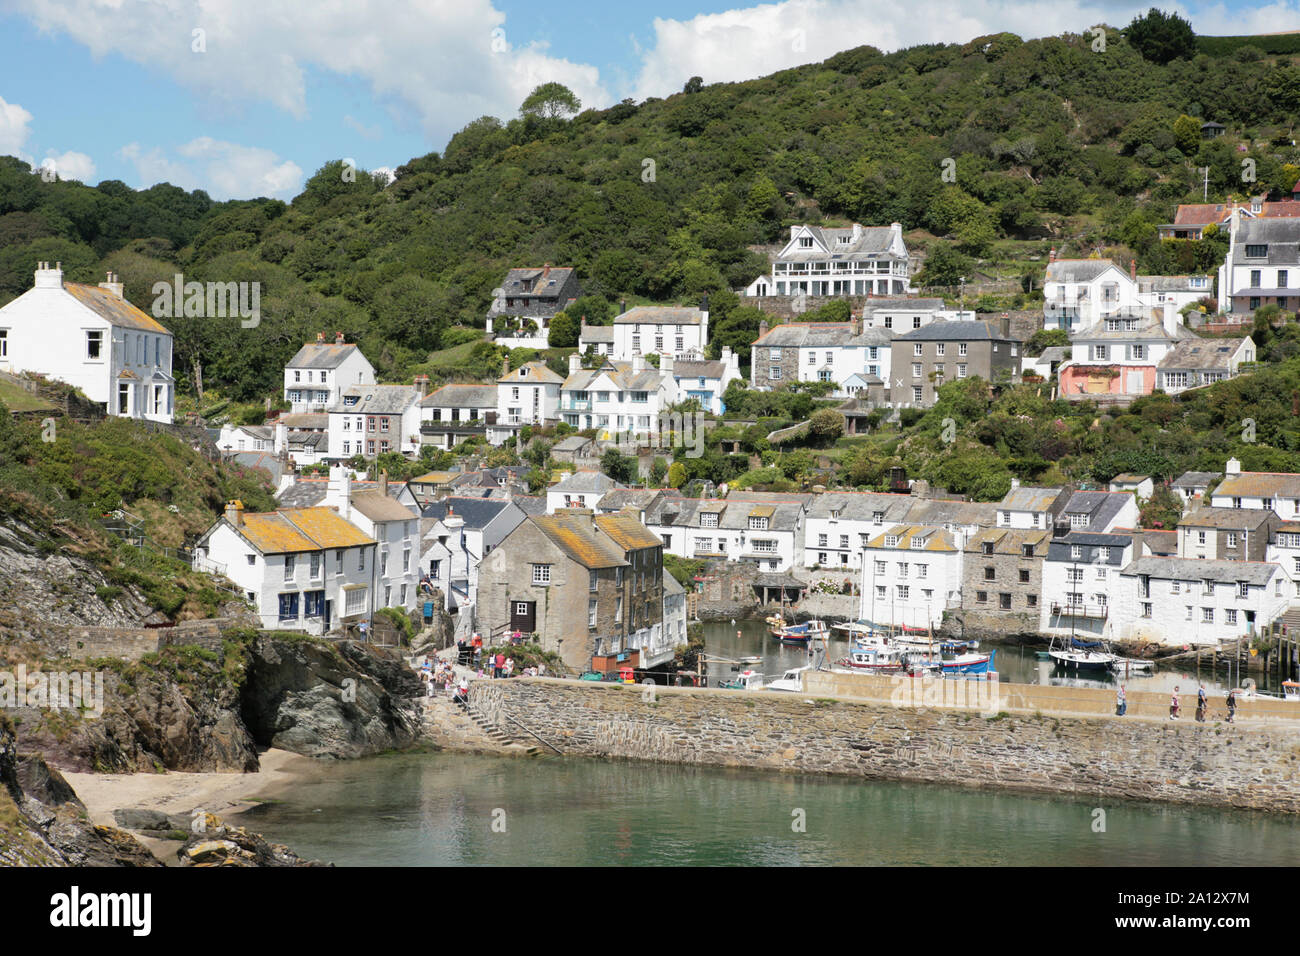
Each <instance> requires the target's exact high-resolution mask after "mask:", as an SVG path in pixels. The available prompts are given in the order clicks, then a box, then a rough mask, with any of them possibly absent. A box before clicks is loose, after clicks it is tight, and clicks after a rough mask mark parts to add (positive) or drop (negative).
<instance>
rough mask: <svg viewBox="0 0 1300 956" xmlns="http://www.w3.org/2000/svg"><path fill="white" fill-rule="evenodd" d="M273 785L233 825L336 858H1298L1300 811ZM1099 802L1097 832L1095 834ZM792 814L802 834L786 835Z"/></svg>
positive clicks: (938, 791) (503, 862)
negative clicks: (1296, 815) (268, 798)
mask: <svg viewBox="0 0 1300 956" xmlns="http://www.w3.org/2000/svg"><path fill="white" fill-rule="evenodd" d="M272 796H273V797H274V802H270V803H267V804H263V805H262V806H259V807H257V808H255V809H254V810H252V811H249V812H248V813H246V814H243V815H241V817H240V818H239V822H240V823H241V825H246V826H248V827H250V828H252V829H254V830H257V831H258V832H261V833H263V834H264V835H265V836H266V837H267V838H268V839H271V840H273V841H275V842H279V843H285V844H288V845H289V846H290V847H291V848H293V850H294V851H295V852H297V853H298V854H299V855H301V856H305V857H311V858H315V859H321V860H329V861H332V862H334V863H336V864H337V865H339V866H491V865H497V866H654V865H663V866H673V865H694V866H794V865H809V866H826V865H844V866H883V865H892V866H964V865H970V866H1010V865H1016V866H1130V865H1132V866H1175V865H1176V866H1201V865H1204V866H1232V865H1250V866H1282V865H1291V864H1294V862H1295V861H1296V860H1297V859H1300V821H1296V820H1292V819H1291V818H1288V817H1284V816H1280V815H1279V816H1274V815H1270V814H1265V813H1256V812H1246V811H1227V810H1225V811H1219V810H1204V809H1194V808H1187V807H1172V806H1153V805H1144V804H1136V803H1121V802H1116V801H1097V800H1095V799H1094V800H1088V799H1066V798H1061V797H1052V796H1037V795H1032V796H1031V795H1020V794H1007V793H994V792H989V791H976V790H962V789H956V788H949V787H941V786H932V785H924V784H900V783H889V782H872V781H864V780H860V779H846V778H839V777H827V776H808V775H790V774H781V773H775V772H765V771H745V770H723V769H714V768H701V767H684V766H674V765H666V764H651V763H642V762H632V761H613V760H594V759H583V758H567V757H566V758H562V757H553V758H533V759H529V758H510V757H490V756H477V755H468V754H451V753H423V754H419V753H413V754H398V755H390V756H382V757H371V758H367V759H364V760H357V761H348V762H341V763H334V764H324V765H320V766H317V767H315V768H312V770H311V771H309V773H308V776H307V777H305V778H303V779H301V780H300V781H298V782H296V783H294V784H293V785H292V786H290V787H287V788H284V789H283V790H282V791H281V792H277V793H274V794H272ZM1098 808H1100V809H1102V810H1104V811H1105V818H1104V823H1105V832H1097V831H1096V830H1095V827H1096V825H1097V824H1098V822H1099V821H1101V819H1102V818H1101V817H1099V816H1098V815H1097V814H1096V812H1095V811H1096V810H1097V809H1098ZM798 811H802V813H801V814H800V813H799V812H798ZM801 819H802V821H803V825H804V832H796V830H795V826H796V825H797V824H798V823H799V822H800V820H801ZM494 825H495V826H494Z"/></svg>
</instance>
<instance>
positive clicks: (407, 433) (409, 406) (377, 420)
mask: <svg viewBox="0 0 1300 956" xmlns="http://www.w3.org/2000/svg"><path fill="white" fill-rule="evenodd" d="M419 424H420V387H419V386H415V387H413V386H410V385H352V386H348V387H347V388H344V389H343V391H342V393H341V394H340V400H339V403H338V404H337V405H334V406H332V407H331V408H330V410H329V457H330V460H331V461H346V460H347V459H349V458H352V457H353V456H355V455H361V456H362V457H363V458H374V457H375V456H376V455H382V454H383V453H384V452H390V451H395V452H401V453H404V454H410V453H414V452H415V451H417V450H418V449H419V444H420V432H419Z"/></svg>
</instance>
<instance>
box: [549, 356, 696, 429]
mask: <svg viewBox="0 0 1300 956" xmlns="http://www.w3.org/2000/svg"><path fill="white" fill-rule="evenodd" d="M669 366H670V369H671V362H670V363H669ZM680 400H681V393H680V392H679V390H678V387H677V380H676V379H675V378H673V373H672V371H671V370H663V369H657V368H655V367H654V366H653V365H649V364H647V363H646V361H645V359H644V357H642V356H641V355H634V356H633V357H632V360H631V361H630V362H620V361H616V360H613V359H605V360H604V361H603V362H602V364H601V365H600V366H599V367H598V368H591V369H584V368H583V367H582V359H581V357H580V356H578V355H570V356H569V375H568V378H566V379H565V380H564V384H563V385H562V386H561V387H560V407H559V415H560V419H561V420H562V421H564V422H566V423H568V424H569V425H572V426H573V427H574V428H577V429H579V430H585V429H588V428H594V429H596V430H597V437H598V438H601V439H609V438H611V437H612V436H614V435H620V434H621V435H625V434H633V435H636V436H638V437H645V436H650V435H654V434H657V433H658V431H659V415H660V413H661V412H665V411H667V410H668V408H669V406H671V405H675V404H677V402H679V401H680Z"/></svg>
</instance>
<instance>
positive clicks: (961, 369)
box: [957, 362, 966, 378]
mask: <svg viewBox="0 0 1300 956" xmlns="http://www.w3.org/2000/svg"><path fill="white" fill-rule="evenodd" d="M957 377H958V378H965V377H966V363H965V362H959V363H957Z"/></svg>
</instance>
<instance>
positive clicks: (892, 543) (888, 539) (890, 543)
mask: <svg viewBox="0 0 1300 956" xmlns="http://www.w3.org/2000/svg"><path fill="white" fill-rule="evenodd" d="M885 547H886V548H896V547H898V535H896V534H887V535H885Z"/></svg>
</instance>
